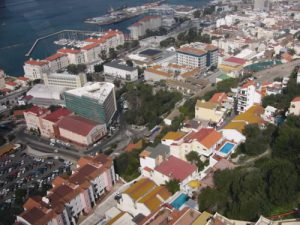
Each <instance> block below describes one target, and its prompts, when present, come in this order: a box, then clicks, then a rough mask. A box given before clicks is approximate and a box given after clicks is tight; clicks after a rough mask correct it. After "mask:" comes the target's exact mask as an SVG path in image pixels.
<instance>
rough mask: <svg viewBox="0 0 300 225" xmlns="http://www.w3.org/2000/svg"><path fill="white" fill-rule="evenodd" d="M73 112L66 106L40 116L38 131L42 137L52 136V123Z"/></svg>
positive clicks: (53, 134) (53, 135)
mask: <svg viewBox="0 0 300 225" xmlns="http://www.w3.org/2000/svg"><path fill="white" fill-rule="evenodd" d="M71 114H73V113H72V112H71V111H70V110H68V109H67V108H59V109H57V110H56V111H54V112H52V113H50V114H47V115H45V116H43V117H41V120H40V121H41V125H40V132H41V135H42V136H43V137H46V138H54V137H55V132H54V125H55V124H56V123H57V122H58V121H59V120H61V119H62V118H63V117H65V116H69V115H71Z"/></svg>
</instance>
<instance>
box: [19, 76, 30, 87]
mask: <svg viewBox="0 0 300 225" xmlns="http://www.w3.org/2000/svg"><path fill="white" fill-rule="evenodd" d="M28 82H29V78H28V77H17V79H16V83H17V84H19V85H21V86H23V87H24V86H26V85H27V84H28Z"/></svg>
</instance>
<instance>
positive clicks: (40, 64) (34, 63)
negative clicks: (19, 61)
mask: <svg viewBox="0 0 300 225" xmlns="http://www.w3.org/2000/svg"><path fill="white" fill-rule="evenodd" d="M23 69H24V74H25V75H24V76H25V77H28V78H29V79H31V80H35V79H40V78H41V77H42V74H43V73H48V72H49V71H50V68H49V64H48V62H47V61H46V60H34V59H30V60H28V61H26V62H25V64H24V66H23Z"/></svg>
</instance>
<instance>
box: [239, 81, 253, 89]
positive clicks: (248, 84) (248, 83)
mask: <svg viewBox="0 0 300 225" xmlns="http://www.w3.org/2000/svg"><path fill="white" fill-rule="evenodd" d="M252 85H254V86H255V81H254V80H249V81H248V82H246V83H245V84H243V85H242V88H248V87H250V86H252Z"/></svg>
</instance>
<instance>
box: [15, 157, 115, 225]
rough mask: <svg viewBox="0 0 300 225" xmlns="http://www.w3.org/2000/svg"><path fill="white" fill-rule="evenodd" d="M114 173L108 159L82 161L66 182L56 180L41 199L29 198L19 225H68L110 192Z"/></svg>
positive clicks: (98, 158) (110, 160)
mask: <svg viewBox="0 0 300 225" xmlns="http://www.w3.org/2000/svg"><path fill="white" fill-rule="evenodd" d="M114 183H115V171H114V166H113V161H112V159H111V158H109V157H107V156H105V155H103V154H99V155H97V156H95V157H82V158H80V159H79V161H78V163H77V169H76V171H73V174H72V175H71V176H70V177H69V178H68V179H64V178H62V177H57V178H55V179H54V180H53V182H52V187H53V188H52V189H51V190H49V191H48V193H47V196H45V197H43V198H40V197H39V198H29V199H28V200H27V202H26V203H25V204H24V206H23V207H24V210H25V211H24V212H23V213H22V214H20V215H19V216H17V222H16V223H18V224H24V225H25V224H26V225H35V224H47V225H50V224H51V225H70V224H76V221H77V220H78V218H79V216H80V215H82V214H89V213H91V211H92V208H93V206H94V205H95V203H96V201H97V200H98V199H99V198H100V197H101V196H102V195H103V194H105V193H106V192H108V191H110V190H111V189H112V186H113V185H114Z"/></svg>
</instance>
